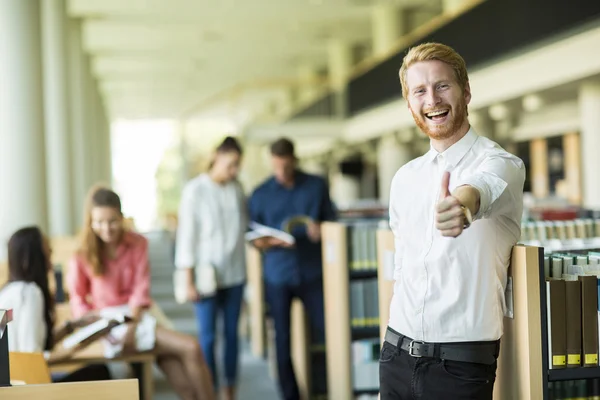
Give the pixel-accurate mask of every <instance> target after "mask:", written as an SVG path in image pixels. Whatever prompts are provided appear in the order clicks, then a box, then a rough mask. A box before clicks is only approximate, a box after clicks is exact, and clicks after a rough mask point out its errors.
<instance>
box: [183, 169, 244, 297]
mask: <svg viewBox="0 0 600 400" xmlns="http://www.w3.org/2000/svg"><path fill="white" fill-rule="evenodd" d="M247 218H248V217H247V211H246V201H245V197H244V193H243V191H242V187H241V185H240V184H239V183H238V182H237V181H231V182H227V183H225V184H218V183H216V182H214V181H213V180H212V179H211V178H210V176H209V175H208V174H201V175H199V176H197V177H196V178H194V179H192V180H191V181H190V182H188V183H187V185H186V186H185V188H184V189H183V194H182V197H181V204H180V207H179V221H178V228H177V242H176V247H175V265H176V266H177V267H178V268H207V267H212V268H215V270H216V273H217V282H218V285H219V287H231V286H235V285H238V284H241V283H243V282H244V281H245V279H246V247H245V243H246V242H245V240H244V234H245V232H246V227H247V225H248V222H247Z"/></svg>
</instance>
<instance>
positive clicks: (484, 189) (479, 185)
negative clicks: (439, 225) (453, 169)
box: [456, 174, 508, 221]
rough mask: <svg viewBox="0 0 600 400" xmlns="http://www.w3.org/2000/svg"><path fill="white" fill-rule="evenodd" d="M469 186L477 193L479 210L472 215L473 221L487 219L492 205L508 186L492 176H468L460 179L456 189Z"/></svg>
mask: <svg viewBox="0 0 600 400" xmlns="http://www.w3.org/2000/svg"><path fill="white" fill-rule="evenodd" d="M464 185H469V186H472V187H474V188H475V189H477V191H478V192H479V210H478V211H477V214H475V215H473V221H476V220H478V219H482V218H487V217H489V216H490V215H491V212H492V207H491V206H492V204H494V202H495V201H496V200H498V198H499V197H500V196H501V195H502V193H503V192H504V190H505V189H506V187H507V186H508V184H507V183H506V182H504V181H503V180H502V179H500V178H498V177H497V176H495V175H492V174H486V175H485V177H484V176H480V175H478V176H470V177H467V178H465V179H462V180H461V181H460V182H458V184H457V185H456V187H459V186H464Z"/></svg>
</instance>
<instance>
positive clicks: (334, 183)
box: [331, 171, 360, 208]
mask: <svg viewBox="0 0 600 400" xmlns="http://www.w3.org/2000/svg"><path fill="white" fill-rule="evenodd" d="M331 198H332V200H333V201H334V203H335V204H336V206H337V207H340V208H347V207H348V206H350V205H352V204H353V203H355V202H356V201H357V200H359V199H360V179H359V178H357V177H355V176H351V175H344V174H342V173H341V172H339V171H337V172H335V173H333V176H332V179H331Z"/></svg>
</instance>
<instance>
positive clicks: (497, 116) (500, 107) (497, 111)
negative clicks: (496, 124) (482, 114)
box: [489, 104, 509, 121]
mask: <svg viewBox="0 0 600 400" xmlns="http://www.w3.org/2000/svg"><path fill="white" fill-rule="evenodd" d="M489 113H490V117H491V118H492V119H493V120H494V121H502V120H504V119H506V118H507V117H508V114H509V111H508V107H506V105H504V104H494V105H493V106H491V107H490V109H489Z"/></svg>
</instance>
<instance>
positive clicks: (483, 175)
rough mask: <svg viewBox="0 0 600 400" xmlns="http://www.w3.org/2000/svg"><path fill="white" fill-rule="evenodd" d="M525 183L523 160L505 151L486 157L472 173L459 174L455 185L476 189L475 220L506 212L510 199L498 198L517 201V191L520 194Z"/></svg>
mask: <svg viewBox="0 0 600 400" xmlns="http://www.w3.org/2000/svg"><path fill="white" fill-rule="evenodd" d="M524 182H525V166H524V165H523V162H522V161H521V160H520V159H518V158H517V157H515V156H512V155H510V154H509V153H506V154H494V155H491V156H489V157H488V158H487V159H486V160H485V161H484V162H483V163H482V164H481V165H479V166H478V167H477V169H476V171H475V172H473V173H471V174H468V175H465V176H464V177H461V179H460V180H459V182H457V185H456V187H458V186H462V185H469V186H472V187H474V188H475V189H477V190H478V191H479V195H480V200H479V211H478V212H477V214H476V215H474V216H473V220H477V219H482V218H489V217H491V216H493V215H500V214H503V213H504V212H506V211H507V210H508V209H507V207H505V206H506V205H507V204H508V205H510V204H511V202H510V201H508V202H497V200H498V199H499V198H500V197H501V196H510V197H513V198H514V199H513V200H516V199H518V198H519V197H520V196H519V193H521V197H522V193H523V184H524ZM509 208H510V207H509Z"/></svg>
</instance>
